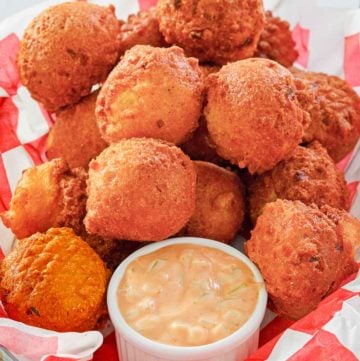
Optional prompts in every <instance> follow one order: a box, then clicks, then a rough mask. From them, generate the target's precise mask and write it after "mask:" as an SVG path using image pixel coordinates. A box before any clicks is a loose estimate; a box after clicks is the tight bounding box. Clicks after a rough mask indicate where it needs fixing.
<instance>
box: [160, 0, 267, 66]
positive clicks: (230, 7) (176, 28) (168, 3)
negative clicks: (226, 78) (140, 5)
mask: <svg viewBox="0 0 360 361" xmlns="http://www.w3.org/2000/svg"><path fill="white" fill-rule="evenodd" d="M156 10H157V17H158V20H159V24H160V31H161V32H162V34H163V35H164V36H165V40H166V42H168V43H169V44H176V45H179V46H181V47H182V48H183V49H184V50H185V53H186V54H187V55H189V56H194V57H196V58H198V59H199V60H200V61H204V62H206V61H210V62H214V63H216V64H226V63H228V62H232V61H236V60H239V59H244V58H250V57H251V56H253V55H254V52H255V49H256V44H257V42H258V40H259V37H260V34H261V32H262V30H263V28H264V20H265V16H264V10H263V5H262V1H261V0H235V1H232V0H220V1H219V0H159V1H158V3H157V8H156Z"/></svg>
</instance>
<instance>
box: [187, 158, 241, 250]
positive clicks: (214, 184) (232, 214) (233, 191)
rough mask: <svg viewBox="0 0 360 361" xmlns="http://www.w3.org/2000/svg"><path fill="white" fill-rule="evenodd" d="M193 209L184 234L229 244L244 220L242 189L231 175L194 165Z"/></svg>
mask: <svg viewBox="0 0 360 361" xmlns="http://www.w3.org/2000/svg"><path fill="white" fill-rule="evenodd" d="M194 164H195V168H196V174H197V178H196V206H195V212H194V213H193V215H192V216H191V218H190V220H189V222H188V224H187V225H186V228H185V234H187V235H189V236H195V237H203V238H209V239H214V240H217V241H220V242H225V243H230V242H231V241H232V240H233V239H234V238H235V236H236V233H237V231H238V230H239V229H240V227H241V224H242V221H243V219H244V213H245V212H244V207H245V204H244V196H243V185H242V183H241V181H240V178H239V177H238V176H237V175H236V174H235V173H233V172H230V171H228V170H226V169H224V168H221V167H219V166H217V165H215V164H212V163H208V162H200V161H195V162H194Z"/></svg>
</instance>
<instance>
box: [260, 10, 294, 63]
mask: <svg viewBox="0 0 360 361" xmlns="http://www.w3.org/2000/svg"><path fill="white" fill-rule="evenodd" d="M265 15H266V20H265V27H264V30H263V32H262V33H261V36H260V39H259V42H258V44H257V49H256V53H255V56H258V57H260V58H267V59H271V60H274V61H276V62H278V63H280V64H281V65H283V66H285V67H287V68H289V67H290V66H292V65H293V63H294V62H295V60H296V59H297V58H298V56H299V53H298V52H297V50H296V49H295V41H294V40H293V38H292V35H291V31H290V25H289V23H288V22H287V21H285V20H282V19H280V18H279V17H276V16H273V15H272V13H271V11H267V12H266V13H265Z"/></svg>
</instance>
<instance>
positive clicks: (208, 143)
mask: <svg viewBox="0 0 360 361" xmlns="http://www.w3.org/2000/svg"><path fill="white" fill-rule="evenodd" d="M181 149H182V150H183V151H184V152H185V154H187V155H188V156H189V157H190V158H191V159H192V160H203V161H206V162H211V163H215V164H225V163H226V161H225V160H224V159H222V158H221V157H220V156H219V155H218V154H217V153H216V147H215V144H214V142H213V141H212V140H211V138H210V135H209V132H208V130H207V127H206V120H205V118H204V117H201V118H200V120H199V127H198V128H197V129H196V130H195V132H194V133H193V135H192V136H191V138H190V139H189V140H188V141H186V142H185V143H184V144H182V145H181Z"/></svg>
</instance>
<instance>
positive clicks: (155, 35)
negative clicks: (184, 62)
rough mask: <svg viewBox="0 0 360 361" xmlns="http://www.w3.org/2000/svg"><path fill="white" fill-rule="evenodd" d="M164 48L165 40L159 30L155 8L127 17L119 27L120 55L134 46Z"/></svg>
mask: <svg viewBox="0 0 360 361" xmlns="http://www.w3.org/2000/svg"><path fill="white" fill-rule="evenodd" d="M140 44H141V45H151V46H155V47H165V46H167V44H166V43H165V39H164V37H163V35H162V34H161V33H160V30H159V22H158V20H157V18H156V14H155V8H151V9H149V10H143V11H139V12H138V13H137V14H132V15H130V16H129V17H128V19H127V22H126V23H124V24H122V25H121V27H120V54H121V55H122V54H124V53H125V51H126V50H128V49H131V48H132V47H133V46H135V45H140Z"/></svg>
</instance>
